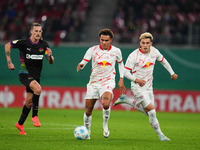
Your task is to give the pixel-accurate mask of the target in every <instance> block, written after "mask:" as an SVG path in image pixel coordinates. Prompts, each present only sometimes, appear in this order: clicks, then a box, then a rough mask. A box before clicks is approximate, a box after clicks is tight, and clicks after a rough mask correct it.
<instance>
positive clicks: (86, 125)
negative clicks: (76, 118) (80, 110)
mask: <svg viewBox="0 0 200 150" xmlns="http://www.w3.org/2000/svg"><path fill="white" fill-rule="evenodd" d="M85 127H86V128H87V129H88V138H87V139H88V140H89V139H90V135H91V131H90V125H89V124H86V123H85Z"/></svg>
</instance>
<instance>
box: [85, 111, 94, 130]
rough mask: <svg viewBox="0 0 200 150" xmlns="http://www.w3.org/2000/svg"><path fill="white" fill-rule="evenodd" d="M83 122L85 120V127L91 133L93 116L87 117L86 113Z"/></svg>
mask: <svg viewBox="0 0 200 150" xmlns="http://www.w3.org/2000/svg"><path fill="white" fill-rule="evenodd" d="M83 120H84V126H85V127H87V128H88V130H89V132H90V127H91V122H92V115H91V116H87V115H86V114H85V113H84V117H83Z"/></svg>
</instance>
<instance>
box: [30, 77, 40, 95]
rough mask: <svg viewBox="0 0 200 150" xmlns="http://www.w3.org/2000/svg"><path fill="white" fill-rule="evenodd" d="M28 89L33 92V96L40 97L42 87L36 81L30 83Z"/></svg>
mask: <svg viewBox="0 0 200 150" xmlns="http://www.w3.org/2000/svg"><path fill="white" fill-rule="evenodd" d="M29 87H30V88H31V90H32V91H34V93H35V94H37V95H40V93H41V91H42V87H41V86H40V84H39V83H38V82H37V81H36V80H33V81H31V83H30V84H29Z"/></svg>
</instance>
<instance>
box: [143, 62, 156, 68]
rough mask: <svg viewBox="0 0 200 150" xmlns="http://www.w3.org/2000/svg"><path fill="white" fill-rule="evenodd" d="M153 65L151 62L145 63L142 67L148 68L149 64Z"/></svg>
mask: <svg viewBox="0 0 200 150" xmlns="http://www.w3.org/2000/svg"><path fill="white" fill-rule="evenodd" d="M152 65H154V64H153V63H151V62H148V63H146V64H145V65H144V66H143V67H142V68H149V67H150V66H152Z"/></svg>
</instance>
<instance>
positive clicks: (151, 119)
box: [148, 109, 163, 136]
mask: <svg viewBox="0 0 200 150" xmlns="http://www.w3.org/2000/svg"><path fill="white" fill-rule="evenodd" d="M148 114H149V122H150V124H151V126H152V128H153V129H154V131H155V132H156V133H157V135H158V136H160V135H163V133H162V132H161V129H160V126H159V122H158V119H157V117H156V111H155V109H153V110H151V111H149V112H148Z"/></svg>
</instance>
